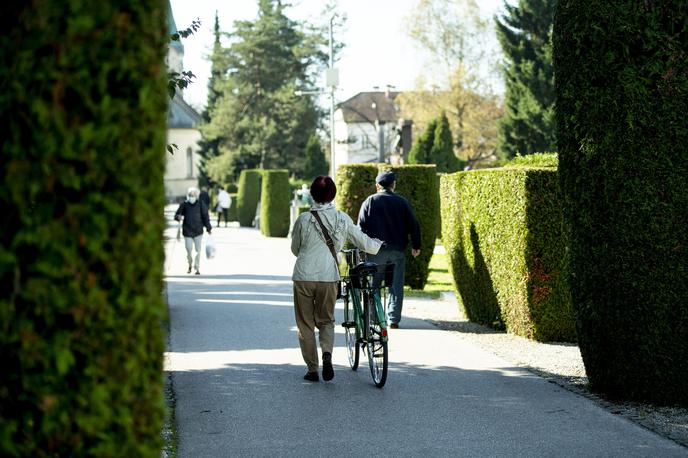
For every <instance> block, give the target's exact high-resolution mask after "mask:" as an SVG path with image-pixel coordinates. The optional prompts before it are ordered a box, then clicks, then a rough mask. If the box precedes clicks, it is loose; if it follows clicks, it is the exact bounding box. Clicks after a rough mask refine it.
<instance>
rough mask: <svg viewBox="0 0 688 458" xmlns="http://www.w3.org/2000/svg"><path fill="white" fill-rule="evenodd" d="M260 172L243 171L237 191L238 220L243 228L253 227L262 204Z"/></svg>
mask: <svg viewBox="0 0 688 458" xmlns="http://www.w3.org/2000/svg"><path fill="white" fill-rule="evenodd" d="M260 180H261V171H260V170H242V171H241V175H239V184H238V188H239V189H238V190H237V199H236V200H237V218H238V220H239V225H240V226H241V227H251V226H253V220H254V219H255V217H256V207H258V202H260V189H261V184H260Z"/></svg>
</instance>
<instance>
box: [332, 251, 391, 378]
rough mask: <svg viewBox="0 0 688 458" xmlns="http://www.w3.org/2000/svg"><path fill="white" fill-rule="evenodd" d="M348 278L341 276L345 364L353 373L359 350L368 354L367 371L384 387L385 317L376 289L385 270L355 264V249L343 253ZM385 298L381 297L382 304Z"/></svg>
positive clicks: (381, 281)
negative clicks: (347, 267) (347, 360)
mask: <svg viewBox="0 0 688 458" xmlns="http://www.w3.org/2000/svg"><path fill="white" fill-rule="evenodd" d="M344 253H345V254H346V261H347V264H348V266H349V275H348V276H345V277H343V282H344V287H343V289H342V296H343V299H344V322H343V323H342V326H343V327H344V328H346V330H345V337H346V342H347V349H348V355H349V364H350V365H351V368H352V369H353V370H356V369H357V368H358V361H359V349H362V350H363V351H366V352H367V354H368V363H369V365H370V372H371V375H372V376H373V382H375V386H377V387H378V388H382V387H383V386H384V385H385V381H386V379H387V366H388V349H387V342H388V335H387V316H386V313H385V307H384V306H383V300H382V298H381V294H380V290H383V289H384V286H383V281H384V278H385V274H386V268H385V269H382V272H381V269H380V268H379V266H378V265H377V264H375V263H368V262H364V263H359V260H360V259H359V258H360V255H359V251H358V250H357V249H353V250H345V251H344ZM386 299H387V296H386V294H385V296H384V302H385V303H386Z"/></svg>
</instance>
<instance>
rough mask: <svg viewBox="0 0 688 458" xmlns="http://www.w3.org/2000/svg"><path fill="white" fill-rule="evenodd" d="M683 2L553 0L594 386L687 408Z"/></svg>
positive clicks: (568, 186) (585, 341) (575, 243)
mask: <svg viewBox="0 0 688 458" xmlns="http://www.w3.org/2000/svg"><path fill="white" fill-rule="evenodd" d="M686 17H688V3H686V2H685V0H667V1H663V2H635V1H630V0H626V1H617V2H595V3H594V4H592V3H591V2H585V1H580V0H576V1H572V0H561V1H559V3H558V6H557V11H556V15H555V27H554V64H555V89H556V95H557V109H556V112H555V116H556V122H557V136H558V139H559V162H560V177H561V187H562V190H563V198H564V204H565V207H564V208H565V210H566V211H565V221H566V227H567V228H568V237H569V238H570V271H571V291H572V297H573V304H574V310H575V314H576V324H577V329H578V339H579V343H580V349H581V354H582V356H583V361H584V362H585V367H586V370H587V374H588V377H589V380H590V384H591V388H592V389H594V390H596V391H600V392H603V393H606V394H608V395H610V396H612V397H621V398H625V399H637V400H650V401H654V402H660V403H682V404H684V405H686V404H688V390H687V389H686V384H687V382H686V381H687V380H688V288H686V285H688V224H686V223H687V221H688V219H687V217H686V215H688V192H687V190H688V147H686V145H688V124H686V113H688V58H687V56H686V49H688V22H687V21H686Z"/></svg>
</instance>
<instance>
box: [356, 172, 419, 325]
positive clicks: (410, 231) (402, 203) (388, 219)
mask: <svg viewBox="0 0 688 458" xmlns="http://www.w3.org/2000/svg"><path fill="white" fill-rule="evenodd" d="M395 186H396V176H395V175H394V172H391V171H387V172H382V173H380V174H379V175H378V176H377V177H376V178H375V189H376V190H377V192H376V193H375V194H373V195H371V196H369V197H368V198H367V199H366V200H365V201H364V202H363V205H361V210H360V211H359V213H358V225H359V226H360V228H361V230H362V231H363V232H365V233H366V234H368V235H369V236H370V237H375V238H378V239H381V240H383V241H384V242H385V245H384V246H383V247H382V249H381V250H380V252H379V253H377V254H376V255H374V256H368V260H369V261H371V262H374V263H376V264H378V265H380V266H384V267H381V268H382V269H384V268H386V266H387V265H389V264H392V265H394V274H393V279H392V285H391V286H389V296H388V297H389V302H388V305H387V315H388V317H389V323H390V328H392V329H396V328H398V327H399V322H400V321H401V309H402V307H403V303H404V273H405V270H406V247H407V245H408V242H409V238H410V239H411V248H412V249H411V254H412V256H413V257H414V258H415V257H416V256H418V255H419V254H420V224H419V223H418V219H417V218H416V214H415V213H414V211H413V208H412V207H411V204H409V202H408V201H407V200H406V199H405V198H404V197H402V196H400V195H399V194H395V193H394V188H395Z"/></svg>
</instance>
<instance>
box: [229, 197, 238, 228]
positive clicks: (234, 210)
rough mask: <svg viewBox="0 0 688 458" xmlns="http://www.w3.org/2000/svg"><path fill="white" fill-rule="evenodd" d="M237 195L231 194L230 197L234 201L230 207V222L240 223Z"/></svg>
mask: <svg viewBox="0 0 688 458" xmlns="http://www.w3.org/2000/svg"><path fill="white" fill-rule="evenodd" d="M237 195H238V194H237V193H229V197H230V198H231V199H232V203H231V204H230V205H229V212H228V213H229V215H228V216H229V220H230V221H239V212H238V211H237V206H238V205H237V201H238V200H239V199H237Z"/></svg>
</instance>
